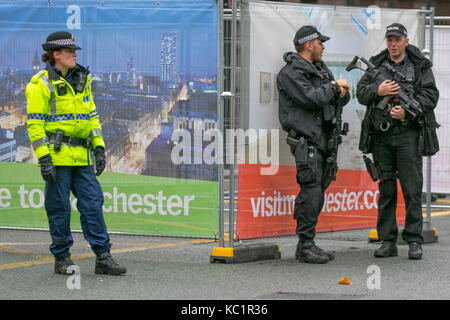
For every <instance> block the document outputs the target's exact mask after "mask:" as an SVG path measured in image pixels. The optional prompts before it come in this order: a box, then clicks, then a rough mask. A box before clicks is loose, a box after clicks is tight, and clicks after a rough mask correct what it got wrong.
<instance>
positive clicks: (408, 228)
mask: <svg viewBox="0 0 450 320" xmlns="http://www.w3.org/2000/svg"><path fill="white" fill-rule="evenodd" d="M418 138H419V131H418V129H417V128H412V127H393V128H391V129H389V130H388V131H387V132H378V133H377V134H376V136H375V137H374V139H373V141H374V145H373V156H374V162H375V165H376V167H377V169H378V171H379V172H380V182H379V184H378V187H379V191H380V198H379V200H378V221H377V231H378V238H379V239H380V240H382V241H396V240H397V236H398V228H397V222H396V215H395V213H396V208H397V178H398V179H399V180H400V186H401V189H402V192H403V198H404V200H405V207H406V216H405V228H404V230H403V232H402V239H403V240H404V241H405V243H411V242H418V243H423V237H422V224H423V218H422V185H423V175H422V157H421V156H419V155H418Z"/></svg>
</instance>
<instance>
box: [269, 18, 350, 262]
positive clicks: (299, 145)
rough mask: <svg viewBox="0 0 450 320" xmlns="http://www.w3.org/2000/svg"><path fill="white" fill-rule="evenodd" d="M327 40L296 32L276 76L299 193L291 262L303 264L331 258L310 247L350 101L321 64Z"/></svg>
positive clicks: (306, 30)
mask: <svg viewBox="0 0 450 320" xmlns="http://www.w3.org/2000/svg"><path fill="white" fill-rule="evenodd" d="M329 39H330V38H329V37H326V36H324V35H322V34H321V33H320V32H319V31H318V30H317V29H316V28H315V27H314V26H303V27H301V28H300V29H299V30H298V31H297V32H296V34H295V38H294V40H293V42H294V46H295V49H296V51H297V52H287V53H285V54H284V56H283V59H284V61H285V62H286V65H285V66H284V67H283V68H282V69H281V70H280V72H279V73H278V76H277V87H278V91H279V120H280V123H281V126H282V128H283V129H284V130H285V131H287V132H288V138H287V143H288V144H289V145H290V148H291V152H292V154H293V155H294V157H295V162H296V166H297V175H296V178H297V183H298V184H299V185H300V189H301V190H300V193H299V194H298V196H297V198H296V199H295V205H294V219H296V220H297V228H296V234H297V235H298V237H299V242H298V245H297V251H296V258H297V259H298V260H300V261H301V262H306V263H327V262H328V261H330V260H332V259H333V258H334V255H333V253H332V252H326V251H324V250H322V249H321V248H319V247H317V246H316V245H315V243H314V237H315V227H316V225H317V221H318V218H319V213H320V211H321V210H322V206H323V203H324V192H325V189H326V188H327V187H328V186H329V184H330V183H331V182H332V181H333V180H335V179H336V172H337V162H336V160H337V148H338V145H339V144H340V143H341V141H342V139H341V135H342V134H346V131H348V125H347V124H345V125H344V124H342V120H341V114H342V107H343V106H344V105H345V104H347V103H348V101H349V100H350V94H349V93H348V91H349V89H350V86H349V84H348V82H347V81H346V80H343V79H340V80H336V81H335V80H334V78H333V75H332V73H331V71H330V70H329V69H328V68H327V66H326V64H325V63H324V62H323V61H322V55H323V51H324V49H325V48H324V46H323V42H325V41H327V40H329Z"/></svg>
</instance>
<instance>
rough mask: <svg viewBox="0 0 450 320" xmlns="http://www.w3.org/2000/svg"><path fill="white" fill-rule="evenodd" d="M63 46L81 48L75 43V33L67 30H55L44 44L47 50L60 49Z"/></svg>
mask: <svg viewBox="0 0 450 320" xmlns="http://www.w3.org/2000/svg"><path fill="white" fill-rule="evenodd" d="M61 48H69V49H75V50H81V48H80V47H79V46H77V45H76V44H75V37H74V36H73V34H71V33H70V32H67V31H57V32H53V33H52V34H50V35H49V36H48V37H47V40H46V42H45V43H43V44H42V49H44V50H45V51H48V50H59V49H61Z"/></svg>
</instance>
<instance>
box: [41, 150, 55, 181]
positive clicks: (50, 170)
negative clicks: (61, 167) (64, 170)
mask: <svg viewBox="0 0 450 320" xmlns="http://www.w3.org/2000/svg"><path fill="white" fill-rule="evenodd" d="M39 164H40V165H41V175H42V178H44V180H45V181H48V182H56V167H55V166H54V165H53V162H52V157H50V155H49V154H46V155H45V156H42V157H40V158H39Z"/></svg>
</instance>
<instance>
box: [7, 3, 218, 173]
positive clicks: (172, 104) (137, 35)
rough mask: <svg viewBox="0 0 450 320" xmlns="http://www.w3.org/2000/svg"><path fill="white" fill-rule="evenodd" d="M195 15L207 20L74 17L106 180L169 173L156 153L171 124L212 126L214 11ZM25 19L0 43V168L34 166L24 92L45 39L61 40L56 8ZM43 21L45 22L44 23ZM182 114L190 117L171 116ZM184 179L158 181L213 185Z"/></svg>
mask: <svg viewBox="0 0 450 320" xmlns="http://www.w3.org/2000/svg"><path fill="white" fill-rule="evenodd" d="M175 3H176V1H175V2H174V4H173V6H175ZM203 5H204V6H205V7H206V8H207V10H191V11H190V10H183V13H181V12H180V11H181V10H179V8H170V7H167V8H160V9H161V10H164V12H166V13H167V14H165V15H163V14H161V12H158V10H157V9H155V8H144V9H139V8H114V7H112V8H101V7H95V8H94V7H89V9H92V10H91V11H89V13H87V12H88V11H87V10H81V14H82V17H83V19H81V24H80V29H74V30H68V31H69V32H71V33H73V34H74V37H75V42H76V43H77V45H79V46H80V47H81V48H82V50H79V51H77V62H78V63H79V64H81V65H83V66H89V69H90V71H91V79H92V84H91V85H92V91H93V96H94V102H95V104H96V107H97V111H98V113H99V115H100V122H101V125H102V129H103V136H104V139H105V143H106V155H107V163H108V165H107V171H110V172H118V173H127V174H144V175H158V170H154V169H155V165H154V163H164V165H165V166H170V164H169V163H167V157H168V159H169V160H170V153H169V154H167V152H168V150H165V151H164V152H162V149H161V148H158V147H156V145H159V144H160V142H161V141H160V140H161V139H167V135H168V134H169V135H170V132H171V130H173V128H175V127H176V126H177V125H178V124H175V123H174V119H176V121H179V120H180V119H184V120H187V121H188V122H186V123H188V124H189V123H192V124H193V123H194V122H195V123H196V124H197V125H198V123H203V122H208V128H209V127H210V126H211V124H210V123H211V121H212V122H213V126H215V122H216V120H217V100H216V99H215V97H216V96H217V44H218V42H217V10H216V7H215V6H214V5H213V1H211V3H209V1H208V4H203ZM13 9H14V8H13ZM13 9H10V10H11V11H14V10H13ZM82 9H84V8H82ZM86 9H88V8H86ZM27 10H29V14H28V15H27V16H28V19H29V20H27V21H22V23H21V24H13V25H10V26H9V27H8V30H7V32H5V36H4V37H3V36H2V38H1V39H0V46H1V47H2V49H3V48H4V50H3V53H2V55H1V57H0V128H1V133H0V161H6V162H24V163H27V162H28V163H29V162H33V163H35V162H36V159H34V158H33V157H34V155H33V152H32V149H31V147H30V142H29V139H28V135H27V131H26V98H25V86H26V84H27V83H28V82H29V81H30V79H31V76H32V75H33V74H35V73H36V72H38V71H39V70H42V69H43V68H44V67H45V66H44V64H43V63H42V62H41V61H40V56H41V54H42V53H43V50H42V48H41V44H42V43H43V42H45V38H46V36H47V35H48V34H50V33H51V32H54V31H57V30H67V28H65V27H66V26H67V25H66V21H65V19H62V21H60V22H58V23H57V24H55V23H52V20H54V19H57V15H56V17H55V13H56V12H59V13H63V14H64V15H65V16H67V14H66V12H65V11H64V6H61V7H45V6H41V7H35V8H33V7H30V8H28V9H27ZM84 13H86V14H84ZM9 14H11V12H10V13H9ZM83 14H84V15H83ZM42 15H45V16H46V17H47V18H48V20H50V22H47V23H45V22H44V21H45V19H43V17H42ZM8 19H9V18H8V12H3V14H2V13H1V12H0V28H2V29H5V30H6V29H7V27H6V24H7V22H8ZM114 21H118V22H114ZM113 22H114V23H113ZM32 25H33V26H36V25H38V26H40V28H30V26H32ZM44 25H45V26H44ZM50 27H51V28H50ZM186 106H189V110H188V111H189V112H182V111H180V110H185V108H186ZM200 125H202V124H200ZM188 128H189V126H188ZM163 130H164V132H163ZM167 130H169V131H170V132H169V131H167ZM169 139H170V136H169ZM166 144H167V143H166ZM152 145H153V146H152ZM163 159H166V160H163ZM183 170H184V172H183V173H180V172H179V171H180V170H178V171H176V170H171V171H166V172H165V173H164V174H162V176H171V177H183V178H193V179H205V180H215V179H216V177H217V174H216V173H213V172H211V171H208V172H209V173H208V174H207V175H205V174H201V173H200V174H199V173H198V170H197V171H195V172H194V171H193V170H191V169H189V168H184V169H183ZM191 171H192V172H191Z"/></svg>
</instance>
